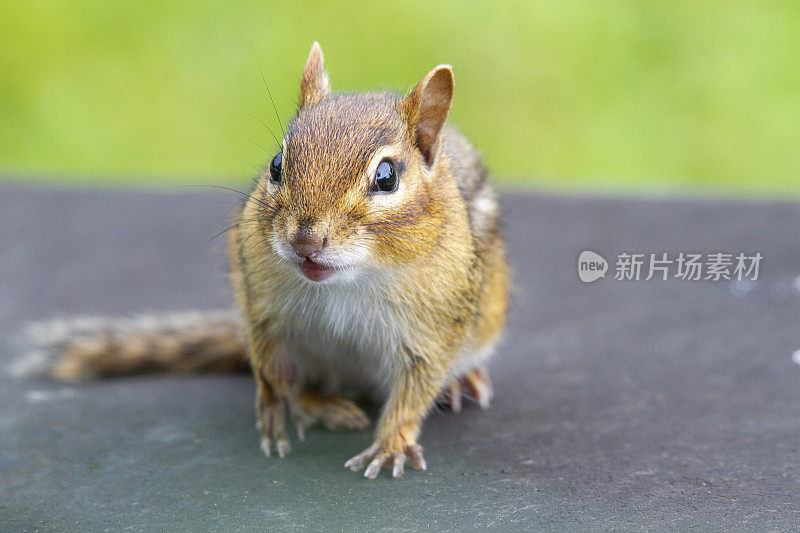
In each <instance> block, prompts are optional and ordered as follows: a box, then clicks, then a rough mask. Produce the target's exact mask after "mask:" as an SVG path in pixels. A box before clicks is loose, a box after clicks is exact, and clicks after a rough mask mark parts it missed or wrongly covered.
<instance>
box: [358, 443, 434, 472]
mask: <svg viewBox="0 0 800 533" xmlns="http://www.w3.org/2000/svg"><path fill="white" fill-rule="evenodd" d="M370 459H372V461H371V462H370V463H369V465H367V469H366V470H365V471H364V477H365V478H368V479H375V478H376V477H378V473H379V472H380V470H381V468H382V467H386V468H391V469H392V477H394V478H399V477H403V470H404V468H405V464H406V460H407V459H411V466H413V467H414V468H415V469H417V470H425V469H426V468H427V465H426V464H425V458H424V457H423V456H422V446H420V445H419V444H417V443H416V442H412V443H410V444H402V445H395V446H391V445H388V444H381V443H378V442H376V443H375V444H373V445H372V446H370V447H369V448H367V449H366V450H364V451H363V452H361V453H359V454H358V455H356V456H355V457H353V458H351V459H350V460H349V461H347V462H346V463H345V464H344V466H345V468H349V469H350V470H352V471H353V472H358V471H359V470H361V469H362V468H363V467H364V464H365V463H366V462H367V461H369V460H370Z"/></svg>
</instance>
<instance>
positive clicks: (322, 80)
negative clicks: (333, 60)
mask: <svg viewBox="0 0 800 533" xmlns="http://www.w3.org/2000/svg"><path fill="white" fill-rule="evenodd" d="M328 92H330V88H329V86H328V75H327V74H326V73H325V59H324V58H323V57H322V48H321V47H320V45H319V43H318V42H317V41H314V44H313V45H311V51H310V52H309V53H308V59H307V60H306V66H305V68H304V69H303V77H302V78H300V108H301V109H302V108H304V107H305V106H307V105H311V104H316V103H317V102H319V101H320V100H322V99H323V98H324V97H325V95H327V94H328Z"/></svg>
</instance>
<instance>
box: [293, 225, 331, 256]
mask: <svg viewBox="0 0 800 533" xmlns="http://www.w3.org/2000/svg"><path fill="white" fill-rule="evenodd" d="M291 245H292V248H293V249H294V253H296V254H297V255H298V256H300V257H302V258H304V259H314V258H315V257H317V256H318V255H319V254H320V252H322V250H323V249H324V248H325V247H326V246H327V245H328V238H327V237H325V238H323V239H320V238H318V237H315V236H313V235H311V232H310V231H308V228H307V227H305V226H301V227H300V230H299V231H298V232H297V235H295V237H294V239H292V242H291Z"/></svg>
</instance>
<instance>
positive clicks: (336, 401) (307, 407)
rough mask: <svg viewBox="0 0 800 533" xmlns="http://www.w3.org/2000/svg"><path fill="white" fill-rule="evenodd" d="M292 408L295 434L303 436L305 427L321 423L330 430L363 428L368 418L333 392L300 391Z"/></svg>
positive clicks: (354, 405)
mask: <svg viewBox="0 0 800 533" xmlns="http://www.w3.org/2000/svg"><path fill="white" fill-rule="evenodd" d="M294 403H295V405H294V408H293V409H292V417H293V419H294V423H295V426H296V427H297V434H298V436H299V437H300V439H303V438H304V435H305V430H306V428H308V427H310V426H313V425H314V424H317V423H322V425H324V426H325V427H326V428H328V429H330V430H339V429H351V430H352V429H364V428H365V427H367V426H368V425H369V418H368V417H367V415H366V414H365V413H364V411H362V410H361V408H360V407H358V406H357V405H356V404H355V403H354V402H352V401H351V400H348V399H345V398H342V397H340V396H337V395H335V394H317V393H312V392H301V393H300V394H299V395H298V396H297V400H296V401H295V402H294Z"/></svg>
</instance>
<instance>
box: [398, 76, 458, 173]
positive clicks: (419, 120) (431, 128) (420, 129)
mask: <svg viewBox="0 0 800 533" xmlns="http://www.w3.org/2000/svg"><path fill="white" fill-rule="evenodd" d="M453 87H454V81H453V69H452V68H451V67H450V65H439V66H438V67H436V68H435V69H433V70H431V71H430V72H429V73H428V74H427V75H426V76H425V77H424V78H422V81H420V82H419V83H418V84H417V86H416V87H414V89H412V91H411V92H410V93H409V95H408V96H406V97H405V98H404V99H403V107H404V108H405V114H406V120H407V121H408V124H409V126H410V130H411V132H412V134H413V135H414V143H415V144H416V145H417V148H418V149H419V151H420V152H421V153H422V157H423V158H424V159H425V163H426V164H427V165H429V166H430V165H431V164H433V161H434V160H435V159H436V154H437V153H438V150H439V145H440V144H441V142H439V139H440V137H441V136H440V135H439V132H440V131H441V129H442V126H444V123H445V120H447V113H448V112H449V111H450V104H451V103H452V101H453Z"/></svg>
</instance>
